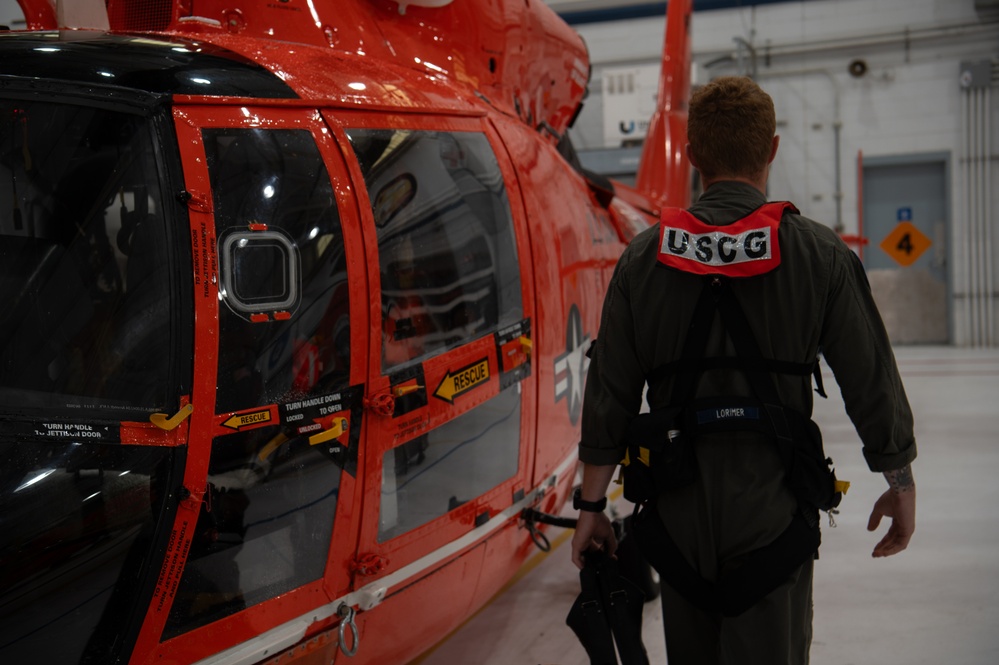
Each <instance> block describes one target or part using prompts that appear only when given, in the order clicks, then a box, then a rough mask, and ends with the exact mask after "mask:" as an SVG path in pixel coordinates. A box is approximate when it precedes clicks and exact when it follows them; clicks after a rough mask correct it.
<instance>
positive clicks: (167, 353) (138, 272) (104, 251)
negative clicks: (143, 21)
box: [0, 100, 181, 420]
mask: <svg viewBox="0 0 999 665" xmlns="http://www.w3.org/2000/svg"><path fill="white" fill-rule="evenodd" d="M153 125H154V120H153V119H151V118H149V117H145V116H139V115H131V114H128V113H122V112H115V111H110V110H106V109H100V108H94V107H89V106H76V105H72V104H59V103H53V102H48V101H46V102H41V101H4V100H0V202H3V203H2V204H0V302H2V303H3V309H2V313H0V395H2V399H0V404H3V406H4V408H14V409H16V410H19V411H23V410H25V409H29V410H30V409H38V410H44V411H45V412H46V413H51V412H53V411H55V412H58V411H60V410H63V411H64V410H66V409H67V408H71V409H75V410H76V411H75V412H76V413H79V412H80V409H86V408H96V409H99V410H100V412H101V413H102V414H106V416H105V417H107V415H110V416H111V417H115V414H117V415H119V416H125V417H128V418H129V419H133V420H142V419H145V417H146V416H147V415H148V413H150V412H152V411H159V410H167V411H169V410H170V409H171V408H175V406H176V401H177V394H178V391H177V387H178V379H177V373H176V371H172V370H176V369H177V362H176V360H177V356H178V355H179V354H178V353H177V352H176V351H175V349H176V347H177V344H176V342H177V339H178V338H177V333H176V330H177V329H179V327H178V326H177V325H176V323H175V322H177V320H178V318H179V317H178V315H177V313H178V311H180V307H181V305H180V303H179V302H178V301H176V300H175V299H173V296H174V295H175V294H177V293H180V292H181V291H180V290H179V289H178V288H177V287H171V280H172V274H173V273H172V271H171V270H170V267H169V266H170V251H169V248H170V243H169V238H168V228H170V227H171V226H175V225H174V224H171V222H172V221H173V220H170V219H168V218H167V217H168V216H169V215H167V214H166V212H165V210H164V205H163V201H164V198H163V192H164V191H165V189H166V188H165V182H164V180H165V175H164V173H163V169H162V168H161V166H160V165H161V164H162V163H163V162H164V159H163V156H162V155H161V154H159V152H158V151H159V148H158V144H157V140H156V136H157V134H156V132H155V130H154V127H153ZM178 371H179V370H178ZM171 374H173V376H171ZM171 412H172V411H171Z"/></svg>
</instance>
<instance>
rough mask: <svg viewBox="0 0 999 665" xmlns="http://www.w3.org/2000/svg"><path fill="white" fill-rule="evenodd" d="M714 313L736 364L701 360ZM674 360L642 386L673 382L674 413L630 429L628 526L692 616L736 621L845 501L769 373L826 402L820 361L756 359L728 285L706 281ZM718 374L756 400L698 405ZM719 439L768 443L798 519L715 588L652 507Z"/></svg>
mask: <svg viewBox="0 0 999 665" xmlns="http://www.w3.org/2000/svg"><path fill="white" fill-rule="evenodd" d="M716 312H717V313H718V314H720V316H721V320H722V324H723V327H724V329H725V330H726V332H727V333H728V335H729V337H730V339H731V340H732V343H733V345H734V347H735V351H736V356H734V357H718V358H705V357H704V352H705V348H706V345H707V340H708V336H709V332H710V331H711V327H712V325H713V322H714V318H715V314H716ZM680 357H681V359H680V360H678V361H675V362H671V363H669V364H667V365H664V366H662V367H659V368H656V369H655V370H653V371H652V372H651V373H650V374H649V375H648V377H647V380H648V382H649V383H650V384H653V383H654V382H660V381H663V380H665V379H666V378H668V377H669V376H675V383H674V388H673V403H674V404H675V405H676V406H672V407H670V408H667V409H661V410H658V411H654V412H652V413H647V414H641V415H639V416H637V417H636V418H635V419H634V420H633V421H632V424H631V426H630V427H629V430H628V455H627V457H626V463H625V466H624V471H623V476H624V495H625V498H627V499H628V500H629V501H633V502H635V503H636V504H641V505H640V510H639V513H638V515H636V518H635V524H636V526H635V535H636V538H637V539H638V543H639V546H640V547H641V549H642V552H643V554H645V556H646V558H647V559H648V560H649V562H650V563H651V564H652V565H653V567H655V568H656V569H657V570H658V571H659V573H660V575H661V576H662V578H663V580H664V581H666V582H667V583H668V584H669V585H670V586H672V587H673V588H674V589H675V590H676V591H677V592H679V593H680V594H681V595H683V596H684V597H685V598H686V599H687V600H688V601H689V602H691V603H692V604H693V605H695V606H696V607H699V608H701V609H703V610H705V611H709V612H718V613H721V614H723V615H726V616H735V615H738V614H741V613H742V612H744V611H745V610H747V609H749V608H750V607H752V606H753V605H754V604H756V602H757V601H759V600H760V599H761V598H763V597H764V596H765V595H767V594H768V593H770V591H772V590H773V589H775V588H776V587H777V586H779V585H780V584H782V583H783V582H784V580H786V579H787V578H788V576H789V575H790V574H791V573H793V572H794V571H795V570H796V569H797V568H798V567H799V566H801V564H802V563H804V562H805V561H806V560H807V559H808V558H810V557H814V556H816V554H817V551H818V547H819V543H820V534H819V520H818V510H831V509H833V508H835V507H836V506H837V505H838V504H839V501H840V499H841V497H842V494H841V493H840V492H839V491H838V486H837V482H836V477H835V473H834V472H833V469H832V468H831V464H832V460H830V459H827V458H826V457H825V454H824V452H823V448H822V438H821V434H820V432H819V429H818V426H817V425H816V424H815V423H814V422H813V421H811V420H810V419H808V418H806V417H805V416H804V415H803V414H801V413H800V412H798V411H796V410H794V409H790V408H787V407H784V406H783V405H781V403H780V400H779V396H778V393H777V389H776V386H775V385H774V381H773V377H772V376H771V374H772V373H778V374H792V375H798V376H807V375H809V374H812V375H814V376H815V377H816V385H817V392H818V393H819V394H820V395H822V396H823V397H824V396H825V391H824V390H823V386H822V381H821V374H820V372H819V369H818V359H815V360H814V361H812V362H808V363H795V362H787V361H780V360H775V359H772V358H767V357H765V356H764V355H763V354H762V352H761V351H760V346H759V344H758V342H757V340H756V337H755V336H754V335H753V332H752V329H751V328H750V325H749V321H748V320H747V319H746V316H745V313H744V312H743V309H742V307H741V305H740V304H739V301H738V299H737V298H736V297H735V294H734V293H733V292H732V288H731V285H730V283H729V278H727V277H722V276H717V275H713V276H708V277H706V278H705V284H704V287H703V289H702V291H701V295H700V297H699V299H698V301H697V304H696V305H695V307H694V313H693V316H692V318H691V323H690V327H689V329H688V331H687V336H686V339H685V341H684V346H683V351H682V353H681V356H680ZM716 368H733V369H737V370H739V371H740V372H741V373H742V374H743V375H744V376H745V377H746V379H747V381H748V383H749V385H750V388H751V389H752V392H753V395H752V396H748V397H746V396H733V397H713V398H700V399H697V398H695V392H696V384H697V379H698V378H699V376H700V375H701V373H703V372H704V371H707V370H710V369H716ZM725 431H757V432H760V433H761V434H763V435H764V436H766V437H767V438H769V439H770V440H772V441H773V442H774V444H775V446H776V449H777V452H778V454H779V456H780V459H781V461H782V462H783V465H784V469H785V478H786V481H787V483H788V487H789V488H790V489H791V491H792V492H793V493H794V495H795V497H796V498H797V500H798V504H799V510H798V512H797V514H796V515H795V517H794V519H792V521H791V524H790V526H788V528H787V529H786V530H785V531H784V532H783V533H782V534H781V535H780V536H779V537H778V538H777V539H776V540H775V541H774V542H773V543H771V544H769V545H767V546H765V547H762V548H760V549H758V550H755V551H753V552H750V553H749V554H748V555H746V557H745V558H744V559H743V561H742V565H740V566H739V568H738V569H737V570H736V571H735V572H733V573H730V574H728V575H727V576H725V577H723V578H722V579H720V580H718V581H717V582H714V583H712V582H709V581H707V580H705V579H704V578H702V577H701V576H700V575H699V574H698V573H697V571H695V570H694V569H693V568H692V567H691V566H690V564H689V563H688V562H687V561H686V560H685V559H684V557H683V555H682V554H681V553H680V551H679V550H678V549H677V547H676V544H675V543H674V542H673V540H672V538H670V536H669V534H668V533H667V532H666V530H665V528H664V527H663V524H662V521H661V520H660V519H659V518H658V516H657V515H656V514H655V499H656V498H657V497H658V496H659V495H660V494H661V493H664V492H669V491H670V490H672V489H675V488H678V487H682V486H683V485H686V484H688V483H690V482H693V481H694V480H695V479H696V476H697V464H696V455H695V454H694V444H695V441H696V439H697V437H698V435H701V434H705V433H711V432H725Z"/></svg>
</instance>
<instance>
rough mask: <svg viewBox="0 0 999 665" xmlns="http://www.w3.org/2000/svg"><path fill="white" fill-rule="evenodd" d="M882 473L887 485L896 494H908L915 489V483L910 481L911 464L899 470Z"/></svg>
mask: <svg viewBox="0 0 999 665" xmlns="http://www.w3.org/2000/svg"><path fill="white" fill-rule="evenodd" d="M884 473H885V480H887V481H888V485H889V486H890V487H891V488H892V490H894V491H896V492H910V491H912V490H914V489H915V488H916V481H915V480H913V479H912V465H911V464H906V465H905V466H903V467H902V468H901V469H894V470H892V471H885V472H884Z"/></svg>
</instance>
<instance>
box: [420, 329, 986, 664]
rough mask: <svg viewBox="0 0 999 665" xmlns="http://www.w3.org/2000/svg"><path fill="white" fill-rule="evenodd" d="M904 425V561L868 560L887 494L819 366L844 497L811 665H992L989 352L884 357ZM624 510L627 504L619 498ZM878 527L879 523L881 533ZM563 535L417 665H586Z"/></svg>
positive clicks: (657, 649) (827, 550)
mask: <svg viewBox="0 0 999 665" xmlns="http://www.w3.org/2000/svg"><path fill="white" fill-rule="evenodd" d="M896 357H897V358H898V363H899V367H900V369H901V372H902V376H903V379H904V381H905V387H906V392H907V394H908V396H909V402H910V404H911V405H912V409H913V412H914V414H915V416H916V441H917V444H918V446H919V457H918V458H917V460H916V462H915V463H914V464H913V472H914V476H915V479H916V487H917V491H918V502H917V524H916V534H915V536H914V537H913V540H912V542H911V543H910V545H909V549H908V550H906V551H905V552H902V553H901V554H899V555H897V556H894V557H889V558H887V559H873V558H871V556H870V553H871V550H872V549H873V547H874V545H875V543H876V542H877V541H878V540H879V539H880V535H875V534H871V533H868V532H867V530H866V524H867V518H868V515H869V513H870V509H871V506H872V505H873V503H874V500H875V499H876V498H877V497H878V496H879V495H880V494H881V492H882V491H884V489H885V487H886V485H885V482H884V480H883V478H882V477H881V476H880V474H872V473H871V472H870V471H868V470H867V467H866V464H865V463H864V460H863V457H862V455H861V452H860V442H859V439H858V438H857V435H856V432H855V431H854V429H853V426H852V425H851V424H850V422H849V420H848V419H847V417H846V414H845V412H844V410H843V403H842V400H841V398H840V396H839V393H838V391H837V389H836V386H835V382H834V381H833V380H832V378H831V372H830V371H829V369H828V367H824V368H823V369H824V374H825V378H826V388H827V391H828V392H829V399H828V400H822V399H817V400H816V405H815V419H816V421H817V422H818V423H819V425H820V426H821V427H822V430H823V433H824V437H825V442H826V444H825V445H826V453H827V454H828V455H830V456H831V457H832V458H833V459H834V460H835V461H836V467H837V476H838V477H839V478H841V479H844V480H850V481H851V482H852V487H851V488H850V492H849V494H848V495H847V496H846V497H845V498H844V500H843V503H842V504H841V506H840V509H841V514H840V515H838V516H837V517H836V521H837V524H838V526H837V528H835V529H833V528H829V527H828V525H826V526H824V528H823V545H822V550H821V553H822V558H821V560H820V561H819V562H818V563H817V564H816V572H815V622H814V633H815V634H814V640H813V643H812V652H811V653H812V657H811V663H812V665H860V664H866V663H877V664H878V665H894V664H899V665H901V664H905V665H940V664H942V663H947V665H994V664H995V663H999V479H997V476H999V440H997V432H999V350H978V349H955V348H951V347H899V348H897V349H896ZM617 504H618V505H620V507H621V509H622V510H628V509H629V506H630V504H627V503H625V502H624V501H623V500H620V499H619V500H617ZM885 529H886V526H885V524H882V526H881V528H880V530H879V534H880V533H883V532H884V530H885ZM569 536H570V533H569V532H567V531H561V530H557V529H555V530H552V531H551V532H550V537H551V538H552V544H553V548H552V551H551V552H550V553H548V554H541V553H539V554H538V555H537V556H535V557H534V558H532V559H529V560H528V562H527V563H526V564H525V565H524V567H523V569H522V570H521V573H520V574H519V575H518V577H517V578H516V579H515V580H514V581H513V582H512V584H511V585H509V586H508V587H507V589H506V590H505V591H504V592H503V593H501V594H499V595H498V596H497V597H496V598H495V599H494V600H493V601H492V602H491V603H490V604H489V605H488V606H487V607H486V608H484V609H483V610H482V611H480V612H479V613H478V614H476V615H475V616H473V617H472V618H471V619H469V621H468V622H467V623H466V624H465V625H464V626H463V627H462V628H461V629H459V630H458V631H456V632H455V633H454V634H452V635H451V636H450V637H449V638H448V639H446V640H445V641H443V642H442V643H440V644H439V645H437V646H436V647H435V648H434V649H432V650H431V651H430V652H428V653H427V654H424V656H422V657H421V658H420V659H418V660H417V661H414V664H413V665H415V664H416V663H419V664H420V665H466V664H467V665H587V664H588V659H587V658H586V654H585V652H584V651H583V648H582V646H580V644H579V643H578V642H577V641H576V639H575V636H574V635H573V634H572V632H571V631H570V630H569V629H568V628H567V627H566V626H565V616H566V613H567V612H568V611H569V607H570V605H571V603H572V601H573V599H574V598H575V597H576V594H577V593H578V591H579V581H578V576H577V571H576V569H575V567H573V565H572V562H571V561H570V558H569V547H568V544H567V542H568V538H569ZM644 636H645V645H646V648H647V649H648V652H649V656H650V660H651V662H652V663H653V664H662V663H665V662H666V656H665V646H664V644H663V640H662V630H661V610H660V606H659V603H658V602H651V603H648V604H646V606H645V626H644Z"/></svg>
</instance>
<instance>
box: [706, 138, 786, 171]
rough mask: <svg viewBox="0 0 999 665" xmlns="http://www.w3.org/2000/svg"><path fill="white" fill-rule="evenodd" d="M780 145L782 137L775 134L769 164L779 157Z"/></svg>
mask: <svg viewBox="0 0 999 665" xmlns="http://www.w3.org/2000/svg"><path fill="white" fill-rule="evenodd" d="M779 145H780V135H779V134H774V138H773V143H772V144H771V146H770V159H768V160H767V164H771V163H773V161H774V157H776V156H777V146H779ZM687 147H688V148H689V147H690V144H687ZM687 156H688V157H689V156H690V153H689V151H688V154H687ZM691 163H693V162H691Z"/></svg>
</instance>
